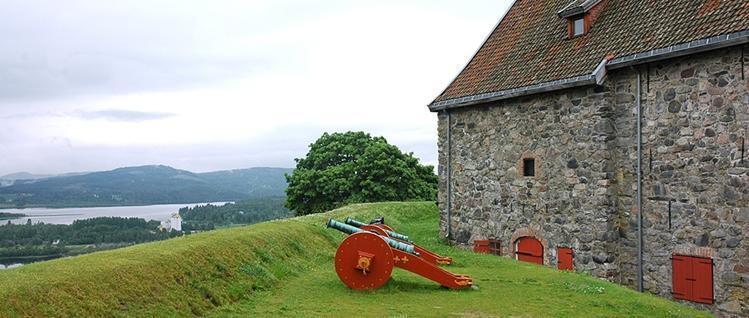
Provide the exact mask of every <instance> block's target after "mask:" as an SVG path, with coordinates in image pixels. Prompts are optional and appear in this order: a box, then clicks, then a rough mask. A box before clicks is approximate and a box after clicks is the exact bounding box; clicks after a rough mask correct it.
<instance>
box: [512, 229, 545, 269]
mask: <svg viewBox="0 0 749 318" xmlns="http://www.w3.org/2000/svg"><path fill="white" fill-rule="evenodd" d="M515 244H516V245H515V258H516V259H517V260H519V261H523V262H528V263H534V264H539V265H543V264H544V247H543V245H541V242H539V241H538V240H537V239H536V238H534V237H530V236H526V237H521V238H519V239H518V240H517V242H516V243H515Z"/></svg>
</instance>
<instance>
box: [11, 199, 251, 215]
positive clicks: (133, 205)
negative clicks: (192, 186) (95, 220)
mask: <svg viewBox="0 0 749 318" xmlns="http://www.w3.org/2000/svg"><path fill="white" fill-rule="evenodd" d="M237 201H242V200H234V201H218V202H203V201H201V202H178V203H137V204H100V205H76V204H73V205H55V206H45V205H28V206H24V207H16V206H4V205H0V211H11V210H13V211H23V210H30V209H50V210H59V209H87V208H119V207H146V206H157V205H182V204H185V205H192V204H199V205H204V204H214V203H216V204H222V205H224V204H228V203H235V202H237ZM27 216H28V215H24V216H22V217H27Z"/></svg>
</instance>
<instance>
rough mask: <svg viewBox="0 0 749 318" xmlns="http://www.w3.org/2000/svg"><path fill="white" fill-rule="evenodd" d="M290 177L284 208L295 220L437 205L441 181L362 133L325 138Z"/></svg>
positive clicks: (414, 161)
mask: <svg viewBox="0 0 749 318" xmlns="http://www.w3.org/2000/svg"><path fill="white" fill-rule="evenodd" d="M296 163H297V165H296V169H295V170H294V171H293V173H292V174H291V175H288V174H287V175H286V180H287V181H288V183H289V186H288V188H287V189H286V207H287V208H289V209H290V210H293V211H295V212H296V214H297V215H304V214H311V213H320V212H325V211H327V210H331V209H334V208H337V207H340V206H342V205H345V204H350V203H362V202H378V201H411V200H435V199H436V195H437V176H436V175H435V174H434V167H432V166H424V165H421V164H420V163H419V160H418V159H417V158H416V157H414V156H413V153H407V154H406V153H403V152H401V151H400V149H398V147H396V146H393V145H391V144H388V142H387V140H385V138H383V137H372V136H370V135H369V134H367V133H364V132H346V133H333V134H328V133H325V134H323V135H322V137H320V138H319V139H318V140H317V141H315V143H313V144H312V145H310V148H309V152H308V153H307V156H306V157H305V158H301V159H296Z"/></svg>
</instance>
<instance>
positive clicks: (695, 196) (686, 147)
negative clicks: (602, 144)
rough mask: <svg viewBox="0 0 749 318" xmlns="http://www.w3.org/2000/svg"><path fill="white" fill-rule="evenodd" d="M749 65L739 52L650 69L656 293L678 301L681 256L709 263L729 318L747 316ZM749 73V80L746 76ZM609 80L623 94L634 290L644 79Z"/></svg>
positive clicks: (620, 114) (647, 224) (649, 196)
mask: <svg viewBox="0 0 749 318" xmlns="http://www.w3.org/2000/svg"><path fill="white" fill-rule="evenodd" d="M741 58H742V56H741V49H740V48H732V49H723V50H718V51H713V52H709V53H705V54H700V55H696V56H690V57H685V58H679V59H673V60H669V61H665V62H661V63H654V64H651V65H649V66H647V67H644V68H642V69H640V71H641V72H642V74H643V75H642V76H643V77H642V79H643V109H644V110H643V115H644V120H643V152H644V156H643V181H644V183H643V189H644V191H643V216H644V220H645V221H644V227H643V228H644V229H645V232H644V242H645V244H644V264H645V265H644V277H645V288H646V289H647V290H648V291H650V292H652V293H655V294H659V295H662V296H666V297H670V295H671V259H670V258H671V255H673V254H680V255H691V256H702V257H709V258H712V259H713V261H714V263H715V265H714V273H715V274H714V293H715V298H716V303H717V304H718V307H720V308H719V309H720V310H721V311H722V312H723V313H724V314H725V315H732V314H735V315H737V316H744V317H746V316H749V290H748V288H749V287H747V286H749V275H748V272H747V269H749V256H748V255H747V251H748V250H749V238H747V233H749V222H748V221H749V175H747V170H749V169H747V168H749V157H746V158H745V159H744V161H743V162H742V161H741V148H742V146H741V142H742V138H747V137H749V82H748V81H746V80H745V79H742V75H741V73H742V68H741ZM744 58H745V65H746V64H749V63H747V62H749V60H746V57H744ZM743 72H744V73H745V74H744V78H746V76H747V75H749V72H747V69H746V67H745V68H744V70H743ZM608 80H609V81H612V82H614V86H615V90H616V105H617V106H616V118H617V121H616V130H617V142H618V146H617V147H616V149H617V151H616V152H617V154H616V156H615V157H616V159H617V172H616V173H617V175H619V176H621V178H622V182H620V186H619V187H618V189H617V191H616V193H617V201H618V205H619V206H621V207H622V213H624V214H625V215H627V217H628V222H627V223H626V225H627V226H626V227H624V228H623V232H624V234H625V235H623V238H622V246H623V250H622V256H623V257H621V260H622V262H621V263H620V266H621V267H622V269H623V273H625V274H628V275H625V277H624V280H625V283H626V284H627V285H630V286H634V285H635V279H636V276H635V274H634V273H636V272H635V268H636V263H635V260H636V258H635V257H636V248H635V246H636V230H637V227H636V222H637V221H636V215H635V214H634V213H629V212H630V211H628V209H627V207H631V206H633V205H634V197H635V193H636V191H635V189H636V182H635V178H636V175H635V173H636V169H635V168H634V163H635V160H636V157H637V153H636V148H635V145H636V144H635V141H634V138H635V137H634V136H635V134H636V129H635V125H636V116H635V114H636V112H635V111H636V107H633V105H634V103H632V100H633V99H634V98H635V89H636V73H635V72H634V71H621V72H617V73H614V74H612V76H610V77H609V79H608ZM744 143H745V144H746V141H745V142H744ZM745 147H746V146H745ZM669 206H670V207H671V208H670V210H671V217H670V221H669ZM669 223H670V226H669ZM629 273H631V274H629ZM702 307H706V308H710V309H715V308H713V307H714V306H702Z"/></svg>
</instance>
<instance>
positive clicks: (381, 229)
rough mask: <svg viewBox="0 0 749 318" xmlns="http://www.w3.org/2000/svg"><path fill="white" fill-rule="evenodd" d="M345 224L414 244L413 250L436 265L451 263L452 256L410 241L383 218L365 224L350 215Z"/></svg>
mask: <svg viewBox="0 0 749 318" xmlns="http://www.w3.org/2000/svg"><path fill="white" fill-rule="evenodd" d="M345 222H346V224H348V225H351V226H355V227H357V228H360V229H362V230H367V231H370V232H374V233H377V234H380V235H382V236H385V237H389V238H392V239H394V240H397V241H401V242H404V243H408V244H411V245H413V246H414V250H415V251H416V253H419V255H421V258H423V259H425V260H426V261H428V262H430V263H432V264H436V265H450V264H452V263H453V258H452V257H449V256H440V255H438V254H436V253H433V252H432V251H430V250H427V249H425V248H423V247H421V246H419V245H416V244H415V243H413V242H411V240H410V239H409V238H408V236H406V235H403V234H400V233H398V232H395V230H393V228H391V227H390V226H388V225H386V224H385V222H384V220H383V219H382V218H378V219H376V220H374V221H373V222H372V223H369V224H366V223H363V222H359V221H357V220H354V219H352V218H350V217H348V218H346V221H345Z"/></svg>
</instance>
